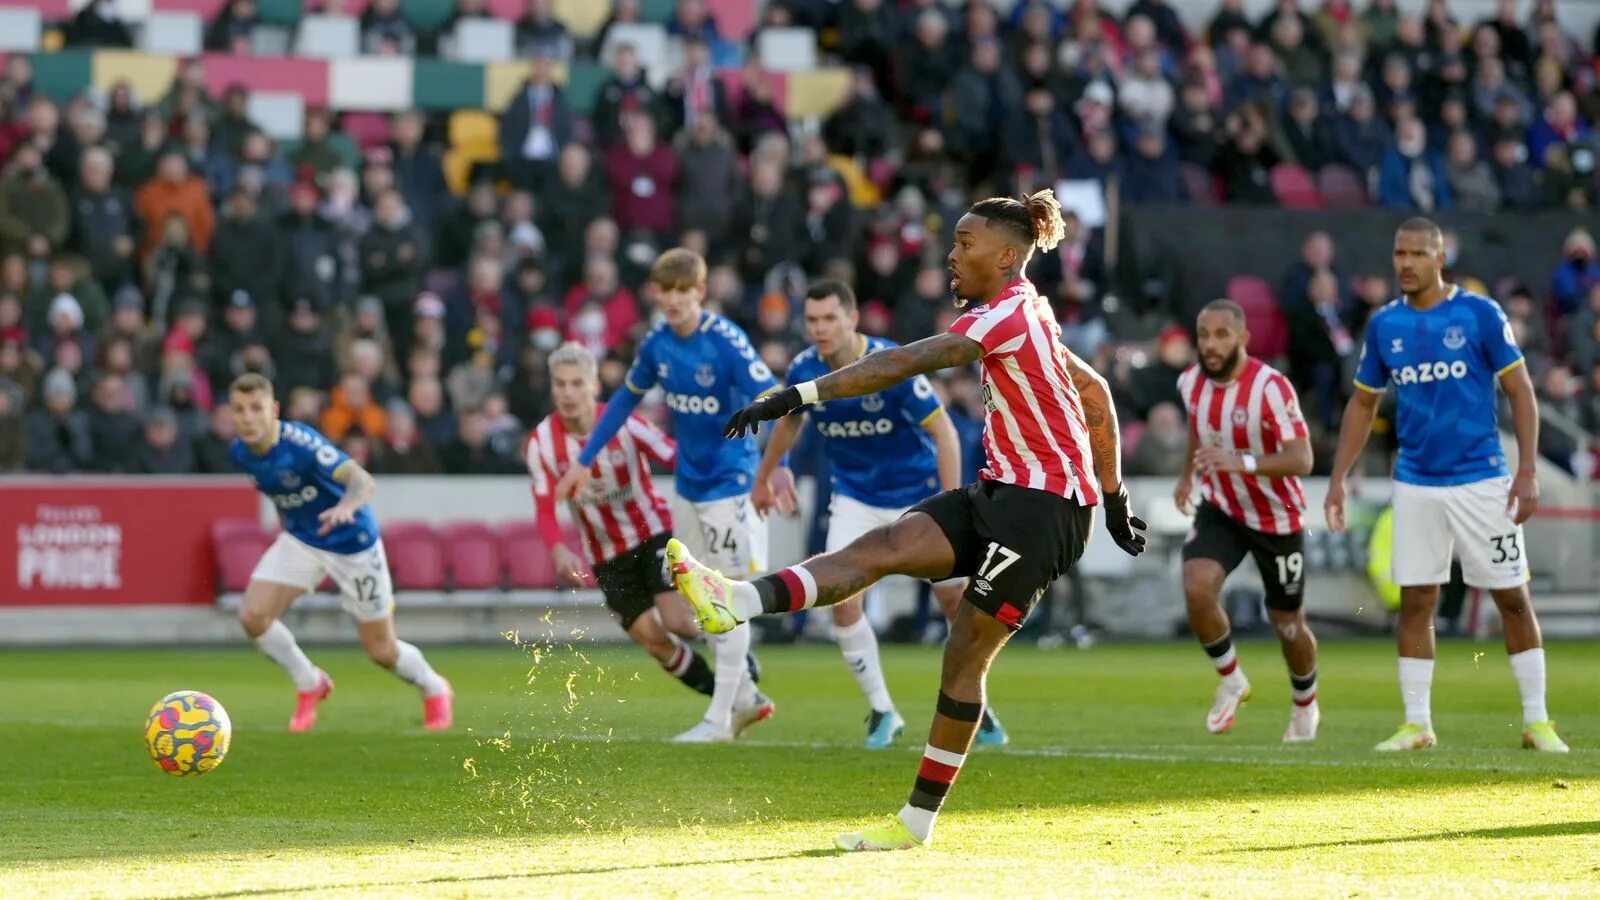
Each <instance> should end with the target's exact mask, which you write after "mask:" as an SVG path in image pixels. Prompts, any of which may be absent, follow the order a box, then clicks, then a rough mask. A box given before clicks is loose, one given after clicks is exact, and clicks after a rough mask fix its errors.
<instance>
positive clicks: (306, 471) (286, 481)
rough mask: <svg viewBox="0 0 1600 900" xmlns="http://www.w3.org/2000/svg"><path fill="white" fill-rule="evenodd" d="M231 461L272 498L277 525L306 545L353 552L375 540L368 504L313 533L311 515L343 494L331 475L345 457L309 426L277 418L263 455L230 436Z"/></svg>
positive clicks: (315, 523) (316, 525)
mask: <svg viewBox="0 0 1600 900" xmlns="http://www.w3.org/2000/svg"><path fill="white" fill-rule="evenodd" d="M228 455H229V456H230V457H232V458H233V464H234V465H236V466H238V467H239V468H240V469H243V470H244V471H245V473H246V474H248V475H249V476H250V479H251V480H252V481H254V482H255V483H256V490H258V491H260V492H261V493H263V494H266V495H267V496H268V497H270V498H272V503H273V505H274V506H276V507H278V518H279V519H281V520H282V521H283V530H284V531H287V532H289V534H290V535H292V536H293V537H295V538H297V539H299V540H300V541H301V542H302V543H305V544H307V545H309V546H311V547H315V548H316V549H318V550H327V551H329V552H330V553H359V552H360V551H362V550H365V549H367V548H369V547H371V546H373V545H375V544H377V542H378V519H377V517H376V516H374V515H373V514H372V507H371V506H370V505H369V506H363V507H361V509H360V511H359V512H357V513H356V518H355V521H354V522H352V523H350V524H349V525H339V526H336V527H335V528H333V529H332V530H330V531H329V532H328V533H327V534H322V535H319V534H317V529H319V528H321V527H322V525H321V523H320V522H318V521H317V517H318V516H320V515H322V513H323V511H325V510H327V509H330V508H332V507H333V506H335V505H337V504H338V502H339V501H340V500H343V499H344V485H342V484H340V483H339V482H337V481H334V480H333V473H334V470H335V469H338V468H339V467H340V466H342V465H344V464H345V463H346V462H348V461H349V460H350V457H349V456H346V455H345V452H344V451H343V450H340V449H339V448H338V447H335V446H334V445H333V444H332V443H330V442H329V441H328V439H327V438H325V437H323V436H322V435H321V434H320V433H319V432H318V431H317V430H316V429H315V428H312V427H310V426H309V425H302V424H300V423H299V422H289V421H280V422H279V423H278V442H277V443H276V444H273V445H272V449H270V450H268V451H267V452H266V453H265V454H264V455H262V456H257V455H256V454H255V453H253V452H251V450H250V448H249V447H248V446H247V445H246V444H245V442H244V441H242V440H239V439H238V438H235V439H234V441H233V443H232V444H229V445H228Z"/></svg>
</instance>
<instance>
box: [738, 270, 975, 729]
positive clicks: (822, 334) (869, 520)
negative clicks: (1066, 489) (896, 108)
mask: <svg viewBox="0 0 1600 900" xmlns="http://www.w3.org/2000/svg"><path fill="white" fill-rule="evenodd" d="M860 318H861V317H860V312H859V311H858V310H857V307H856V295H855V291H853V290H851V289H850V286H849V285H847V284H845V283H844V282H842V281H834V280H831V279H828V280H823V281H818V282H816V283H815V284H813V285H811V287H810V289H808V290H807V291H806V301H805V321H806V334H807V336H808V337H810V338H811V343H812V346H810V347H808V348H806V349H805V350H804V351H802V352H801V353H800V355H799V356H796V357H795V359H794V362H793V363H791V364H790V366H789V374H788V378H787V381H788V383H789V384H801V383H803V382H806V381H812V380H815V379H817V378H821V377H822V376H824V375H826V374H828V373H829V372H831V371H833V370H835V369H838V368H840V367H841V366H845V365H849V364H850V363H853V362H855V361H856V360H858V359H860V358H861V357H863V356H866V355H867V354H868V353H873V352H875V351H878V350H882V349H884V348H885V347H893V346H895V344H894V342H893V341H886V340H884V339H882V338H874V337H867V336H866V335H863V334H860V333H859V332H857V331H856V327H857V325H858V324H859V323H860ZM808 419H809V420H810V422H811V423H812V424H814V425H815V426H816V429H817V434H818V436H820V437H821V438H822V441H823V448H824V452H826V453H827V454H828V460H829V462H831V463H832V471H833V500H832V502H831V504H830V505H829V507H828V540H827V550H828V552H830V553H831V552H833V551H834V550H838V549H840V548H842V547H845V546H847V545H848V544H849V543H850V542H851V541H854V540H855V539H856V538H858V537H860V536H862V535H863V534H866V533H867V532H869V531H871V530H872V529H874V528H877V527H879V526H887V525H892V524H894V522H895V520H896V519H898V518H900V517H901V516H902V515H904V514H905V513H906V511H907V510H908V509H910V508H911V507H913V506H915V505H916V504H918V503H920V502H922V501H923V500H925V499H927V498H928V497H930V496H932V495H934V494H936V493H938V492H940V491H948V490H955V489H956V488H958V487H960V486H961V484H962V480H961V447H960V440H959V437H958V436H957V434H956V429H955V425H954V424H953V423H952V422H951V421H950V417H949V416H948V415H946V414H945V411H944V406H943V404H941V403H940V402H939V398H938V397H936V396H935V395H934V391H933V384H932V383H931V382H929V381H928V379H927V377H926V376H923V375H918V376H916V377H915V378H911V379H908V380H906V381H902V382H900V383H899V384H897V385H895V386H894V387H892V388H890V389H888V390H886V391H882V392H880V393H876V394H868V395H866V396H864V397H851V398H847V399H844V400H829V401H828V402H827V403H814V404H812V405H811V406H810V407H808V408H807V409H806V410H805V411H804V412H800V413H796V414H794V415H789V416H785V417H784V418H782V419H779V420H778V423H777V425H776V427H775V428H774V429H773V432H772V438H771V440H770V441H769V442H768V444H767V450H766V453H765V454H764V455H763V456H762V459H761V467H760V468H759V469H757V470H756V479H755V480H756V487H755V491H754V493H753V494H752V497H753V499H754V502H755V505H756V509H757V511H759V512H761V513H763V514H765V513H766V512H767V511H768V510H770V509H773V508H776V509H777V510H778V511H779V512H782V513H785V514H788V513H792V512H793V511H794V508H795V494H794V474H793V473H792V472H790V471H789V469H788V468H787V467H785V466H784V465H783V463H782V460H783V459H784V458H785V457H786V456H787V455H788V452H789V449H790V448H791V447H793V446H794V443H795V441H796V440H798V439H799V437H800V432H801V429H803V428H805V426H806V421H807V420H808ZM965 587H966V579H965V578H952V579H949V580H947V581H943V582H940V583H939V584H937V585H935V586H934V595H935V596H937V597H938V598H939V605H940V606H941V607H943V609H944V611H945V615H947V616H954V615H955V609H956V607H957V606H958V605H959V604H960V603H961V592H962V591H963V590H964V589H965ZM863 596H864V595H863V594H857V595H855V596H854V597H851V598H850V599H848V600H845V601H844V602H842V603H839V604H836V605H835V606H833V607H832V610H833V625H834V635H835V637H836V638H837V639H838V641H839V651H840V652H841V653H842V654H844V661H845V665H846V666H848V667H849V669H850V672H851V674H853V675H854V676H855V678H856V683H857V684H859V685H860V686H861V692H862V693H863V694H866V696H867V703H868V705H869V706H870V707H871V712H870V713H869V714H868V716H867V739H866V746H867V747H869V748H879V747H887V746H889V744H891V743H892V742H893V741H894V739H895V738H896V737H898V736H899V735H900V733H901V732H902V731H904V730H905V724H906V723H905V719H903V718H901V716H900V713H899V712H897V711H896V710H895V708H894V701H893V700H892V699H891V698H890V696H889V688H888V685H887V684H886V683H885V681H884V677H883V666H882V665H881V664H880V663H879V661H878V636H877V634H875V633H874V632H873V630H872V623H871V622H870V621H868V620H867V618H866V617H865V616H864V615H862V603H863V601H862V598H863ZM977 741H978V743H980V744H1003V743H1005V741H1006V734H1005V730H1004V729H1003V728H1001V727H1000V722H999V720H998V719H996V718H995V717H994V715H993V713H992V712H990V711H989V709H988V707H987V706H986V707H985V708H984V715H983V720H982V721H981V722H980V723H979V727H978V736H977Z"/></svg>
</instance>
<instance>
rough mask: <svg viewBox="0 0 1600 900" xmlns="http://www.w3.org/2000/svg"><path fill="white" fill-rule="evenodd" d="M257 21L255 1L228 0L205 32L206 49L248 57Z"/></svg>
mask: <svg viewBox="0 0 1600 900" xmlns="http://www.w3.org/2000/svg"><path fill="white" fill-rule="evenodd" d="M257 21H258V17H257V10H256V0H228V2H227V3H225V4H224V5H223V7H222V12H221V13H219V14H218V15H217V17H216V19H214V20H212V22H211V27H210V28H209V29H207V30H206V42H205V43H206V49H207V50H213V51H216V52H219V53H230V54H233V55H235V56H249V55H250V36H251V34H252V33H253V32H254V31H255V27H256V23H257Z"/></svg>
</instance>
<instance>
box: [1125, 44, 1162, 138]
mask: <svg viewBox="0 0 1600 900" xmlns="http://www.w3.org/2000/svg"><path fill="white" fill-rule="evenodd" d="M1117 87H1118V92H1117V93H1118V101H1119V103H1120V104H1121V106H1122V114H1123V115H1125V116H1127V118H1128V120H1129V122H1131V123H1132V124H1133V125H1136V126H1146V125H1148V126H1151V127H1155V128H1165V127H1166V126H1167V120H1168V119H1169V118H1171V117H1172V111H1173V108H1174V107H1175V106H1176V105H1177V96H1176V95H1175V94H1174V92H1173V90H1172V83H1171V82H1169V81H1167V79H1166V76H1164V75H1163V74H1162V73H1161V54H1160V53H1159V52H1158V51H1157V50H1155V49H1154V48H1151V49H1147V50H1145V51H1143V52H1141V53H1140V54H1139V56H1138V57H1137V58H1136V59H1135V60H1134V64H1133V69H1132V71H1130V72H1128V73H1127V74H1125V75H1124V76H1123V78H1122V81H1121V82H1120V83H1119V84H1118V86H1117Z"/></svg>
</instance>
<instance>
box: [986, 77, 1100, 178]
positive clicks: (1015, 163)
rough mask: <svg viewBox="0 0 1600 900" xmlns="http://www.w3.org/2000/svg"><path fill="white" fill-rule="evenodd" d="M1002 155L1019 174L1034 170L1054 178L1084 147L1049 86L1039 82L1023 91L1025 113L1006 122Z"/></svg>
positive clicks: (1017, 175) (1040, 174) (1016, 174)
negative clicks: (1006, 133) (1079, 144)
mask: <svg viewBox="0 0 1600 900" xmlns="http://www.w3.org/2000/svg"><path fill="white" fill-rule="evenodd" d="M1006 126H1007V129H1008V132H1009V136H1008V137H1007V138H1006V141H1005V147H1004V150H1003V152H1002V156H1003V158H1004V159H1005V161H1006V164H1007V168H1008V169H1009V170H1010V172H1011V173H1012V174H1014V175H1015V176H1016V177H1017V178H1019V179H1020V178H1023V177H1026V176H1027V175H1029V174H1031V173H1038V174H1039V176H1040V177H1042V178H1044V179H1046V180H1048V181H1054V179H1056V178H1059V177H1061V175H1062V174H1063V173H1064V172H1065V171H1066V167H1067V162H1068V161H1069V160H1071V159H1072V158H1073V157H1074V156H1077V155H1078V154H1079V153H1080V152H1081V151H1080V149H1079V147H1078V140H1077V137H1076V136H1075V135H1074V134H1073V131H1072V120H1071V119H1070V118H1068V116H1067V113H1066V112H1065V111H1064V110H1063V109H1062V108H1061V107H1060V106H1059V105H1058V104H1057V103H1056V98H1055V95H1054V94H1052V93H1051V92H1050V89H1049V88H1047V87H1042V86H1036V87H1032V88H1029V89H1028V92H1027V93H1026V94H1024V95H1023V102H1022V114H1020V115H1017V116H1015V117H1013V118H1012V119H1010V120H1009V121H1008V122H1007V123H1006Z"/></svg>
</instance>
